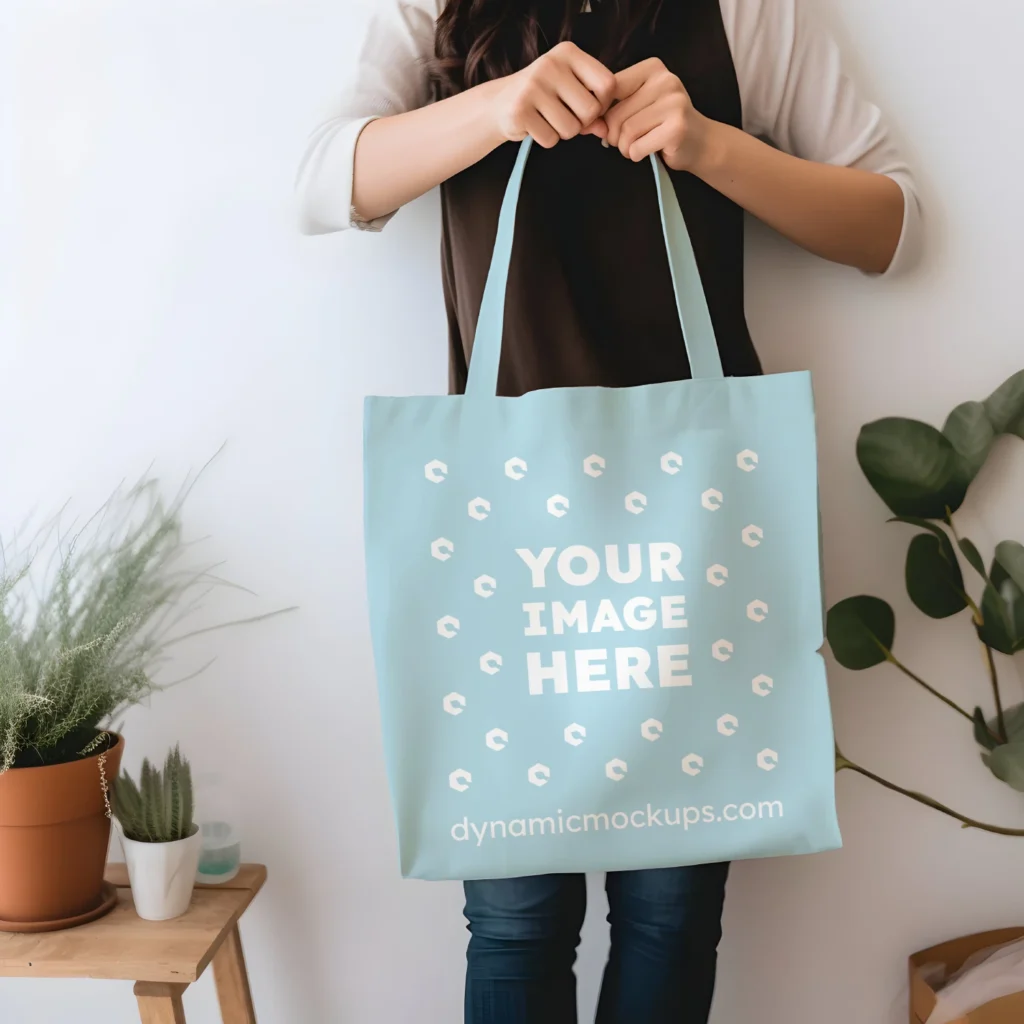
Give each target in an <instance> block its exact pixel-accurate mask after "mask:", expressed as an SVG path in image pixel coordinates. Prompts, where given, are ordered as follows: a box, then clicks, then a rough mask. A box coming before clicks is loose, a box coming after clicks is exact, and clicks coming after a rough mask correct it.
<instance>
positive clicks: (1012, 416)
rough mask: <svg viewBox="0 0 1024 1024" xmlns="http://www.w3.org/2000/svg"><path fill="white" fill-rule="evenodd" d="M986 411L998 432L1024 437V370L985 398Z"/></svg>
mask: <svg viewBox="0 0 1024 1024" xmlns="http://www.w3.org/2000/svg"><path fill="white" fill-rule="evenodd" d="M985 412H986V413H987V414H988V417H989V419H990V420H991V421H992V428H993V429H994V430H995V432H996V433H997V434H1016V435H1017V437H1021V438H1024V370H1020V371H1019V372H1017V373H1015V374H1014V375H1013V376H1012V377H1010V378H1009V380H1006V381H1004V382H1003V383H1002V384H1000V386H999V387H998V388H996V390H995V391H993V392H992V394H991V395H989V396H988V398H987V399H985Z"/></svg>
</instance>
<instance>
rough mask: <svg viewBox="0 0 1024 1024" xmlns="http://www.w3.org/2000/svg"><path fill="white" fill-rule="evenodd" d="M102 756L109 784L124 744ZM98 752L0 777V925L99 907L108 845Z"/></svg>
mask: <svg viewBox="0 0 1024 1024" xmlns="http://www.w3.org/2000/svg"><path fill="white" fill-rule="evenodd" d="M116 740H117V742H116V743H115V744H114V746H113V747H111V748H110V749H109V750H108V751H107V752H106V754H105V763H104V768H103V771H104V774H105V775H106V779H107V782H108V784H112V783H113V781H114V779H116V778H117V773H118V771H119V770H120V765H121V754H122V752H123V751H124V740H123V739H122V738H121V737H120V736H117V737H116ZM102 756H104V755H101V754H96V755H93V756H92V757H86V758H82V759H80V760H78V761H69V762H68V763H67V764H55V765H47V766H45V767H43V768H12V769H11V770H10V771H8V772H5V773H4V774H3V775H0V921H7V922H14V923H17V922H25V923H41V922H48V921H63V920H66V919H68V918H73V917H75V916H77V915H79V914H86V913H88V912H89V911H91V910H93V909H95V908H96V907H97V906H98V905H99V904H100V902H101V901H102V895H103V893H102V887H103V870H104V867H105V866H106V860H107V844H108V842H109V839H110V819H109V818H108V817H107V816H106V804H105V803H104V800H103V786H102V781H101V774H100V758H101V757H102Z"/></svg>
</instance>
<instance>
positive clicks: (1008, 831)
mask: <svg viewBox="0 0 1024 1024" xmlns="http://www.w3.org/2000/svg"><path fill="white" fill-rule="evenodd" d="M846 768H848V769H849V770H850V771H852V772H856V773H857V774H858V775H863V776H864V778H866V779H871V781H872V782H877V783H878V784H879V785H880V786H884V787H885V788H886V789H890V790H892V791H893V792H894V793H899V794H900V795H901V796H905V797H908V798H909V799H911V800H916V801H917V802H918V803H919V804H924V805H925V807H931V808H932V809H933V810H936V811H939V812H940V813H942V814H945V815H948V816H949V817H950V818H955V819H956V820H957V821H959V822H961V823H962V824H963V826H964V828H976V829H981V830H982V831H983V832H994V833H995V834H996V835H1000V836H1024V829H1020V828H1003V827H1002V826H1001V825H987V824H986V823H985V822H983V821H975V820H974V819H973V818H968V817H967V816H966V815H964V814H960V813H959V811H954V810H951V809H950V808H949V807H947V806H946V805H945V804H940V803H939V802H938V800H933V799H932V798H931V797H930V796H925V794H924V793H915V792H914V791H913V790H911V789H904V788H903V787H902V786H897V785H896V783H894V782H889V781H888V779H883V778H882V777H881V776H880V775H875V773H874V772H869V771H868V770H867V768H862V767H861V766H860V765H859V764H854V762H853V761H850V760H848V759H847V758H845V757H843V755H842V754H841V753H840V752H839V750H838V749H837V750H836V772H841V771H843V770H844V769H846Z"/></svg>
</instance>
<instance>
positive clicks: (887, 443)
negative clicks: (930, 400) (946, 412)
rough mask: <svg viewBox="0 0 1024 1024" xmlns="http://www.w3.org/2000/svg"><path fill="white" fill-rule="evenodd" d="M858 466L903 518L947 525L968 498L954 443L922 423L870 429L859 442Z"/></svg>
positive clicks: (891, 421)
mask: <svg viewBox="0 0 1024 1024" xmlns="http://www.w3.org/2000/svg"><path fill="white" fill-rule="evenodd" d="M857 461H858V462H859V463H860V467H861V469H862V470H863V471H864V475H865V476H866V477H867V479H868V482H869V483H870V484H871V486H872V487H873V488H874V489H875V491H876V492H877V494H878V496H879V497H880V498H881V499H882V501H884V502H885V503H886V505H888V506H889V508H890V509H892V511H893V512H894V513H895V514H896V515H897V516H919V517H922V518H924V519H942V518H944V517H945V515H946V509H947V508H948V509H949V510H950V511H956V509H958V508H959V507H960V505H961V503H962V502H963V500H964V495H965V494H966V493H967V485H966V483H964V481H963V475H964V474H963V466H962V461H961V457H960V455H959V454H958V453H957V451H956V449H955V448H954V447H953V444H952V442H951V441H950V440H949V438H948V437H946V436H945V435H944V434H942V433H941V432H940V431H938V430H936V429H935V428H934V427H932V426H929V425H928V424H927V423H921V422H920V421H919V420H909V419H902V418H899V417H889V418H887V419H883V420H877V421H876V422H874V423H868V424H867V425H866V426H864V427H862V428H861V432H860V436H859V437H858V438H857Z"/></svg>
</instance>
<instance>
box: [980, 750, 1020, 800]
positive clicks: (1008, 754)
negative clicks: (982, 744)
mask: <svg viewBox="0 0 1024 1024" xmlns="http://www.w3.org/2000/svg"><path fill="white" fill-rule="evenodd" d="M985 763H986V764H987V765H988V766H989V769H990V770H991V772H992V774H993V775H994V776H995V777H996V778H997V779H999V780H1000V781H1001V782H1005V783H1006V784H1007V785H1008V786H1010V787H1011V788H1013V789H1016V790H1017V791H1018V792H1020V793H1024V742H1021V741H1020V740H1017V741H1016V742H1014V743H1004V744H1003V745H1002V746H1001V747H996V748H995V750H993V751H992V753H991V754H989V756H988V760H987V761H986V762H985Z"/></svg>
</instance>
